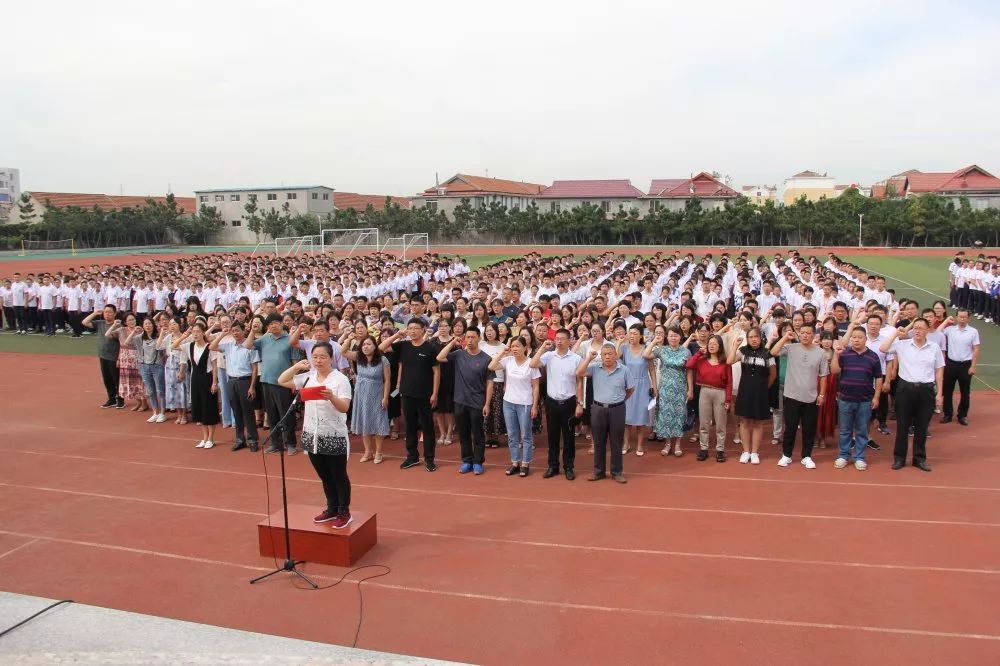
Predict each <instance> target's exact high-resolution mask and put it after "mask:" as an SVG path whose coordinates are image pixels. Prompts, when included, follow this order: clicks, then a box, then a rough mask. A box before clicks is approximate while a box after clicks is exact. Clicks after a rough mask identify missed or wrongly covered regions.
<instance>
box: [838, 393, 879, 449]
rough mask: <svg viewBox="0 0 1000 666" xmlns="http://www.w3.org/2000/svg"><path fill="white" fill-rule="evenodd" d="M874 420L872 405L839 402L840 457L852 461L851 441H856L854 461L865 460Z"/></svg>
mask: <svg viewBox="0 0 1000 666" xmlns="http://www.w3.org/2000/svg"><path fill="white" fill-rule="evenodd" d="M871 418H872V403H871V401H870V400H866V401H864V402H849V401H847V400H840V399H838V400H837V421H838V423H839V424H840V457H841V458H843V459H845V460H850V457H851V440H852V439H853V440H854V459H855V460H864V459H865V450H867V448H868V423H869V421H871Z"/></svg>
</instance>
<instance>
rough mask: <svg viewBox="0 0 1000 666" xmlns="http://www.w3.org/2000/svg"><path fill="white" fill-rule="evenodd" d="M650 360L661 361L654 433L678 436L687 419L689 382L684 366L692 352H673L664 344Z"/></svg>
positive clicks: (681, 433)
mask: <svg viewBox="0 0 1000 666" xmlns="http://www.w3.org/2000/svg"><path fill="white" fill-rule="evenodd" d="M653 358H655V359H657V360H658V361H659V362H660V378H659V383H658V385H657V391H656V417H655V419H654V420H653V431H654V432H655V433H656V434H657V436H658V437H681V436H683V435H684V430H685V428H684V426H685V420H686V416H687V390H688V383H687V370H686V369H685V366H684V364H685V363H687V360H688V359H689V358H691V352H689V351H688V350H687V348H686V347H678V348H677V349H676V350H674V349H671V348H670V347H669V346H666V345H664V346H662V347H660V348H659V349H657V350H656V353H655V354H654V356H653Z"/></svg>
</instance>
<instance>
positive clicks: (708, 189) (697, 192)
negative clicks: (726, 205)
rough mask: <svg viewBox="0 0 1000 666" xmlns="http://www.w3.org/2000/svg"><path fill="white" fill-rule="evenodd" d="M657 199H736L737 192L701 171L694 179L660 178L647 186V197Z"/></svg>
mask: <svg viewBox="0 0 1000 666" xmlns="http://www.w3.org/2000/svg"><path fill="white" fill-rule="evenodd" d="M648 196H650V197H654V198H657V199H677V198H681V199H688V198H690V197H692V196H695V197H698V198H699V199H706V198H711V197H736V196H739V192H737V191H736V190H734V189H733V188H731V187H729V186H728V185H726V184H725V183H722V182H720V181H719V180H717V179H716V178H713V177H712V174H710V173H708V172H707V171H702V172H701V173H699V174H698V175H697V176H695V177H694V178H662V179H658V180H654V181H653V182H652V183H650V185H649V195H648Z"/></svg>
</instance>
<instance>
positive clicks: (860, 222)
mask: <svg viewBox="0 0 1000 666" xmlns="http://www.w3.org/2000/svg"><path fill="white" fill-rule="evenodd" d="M864 221H865V214H864V213H858V247H861V225H862V223H863V222H864Z"/></svg>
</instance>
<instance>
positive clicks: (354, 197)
mask: <svg viewBox="0 0 1000 666" xmlns="http://www.w3.org/2000/svg"><path fill="white" fill-rule="evenodd" d="M385 197H386V195H384V194H356V193H354V192H334V193H333V205H334V206H335V207H336V208H337V209H339V210H347V209H348V208H353V209H354V210H356V211H357V212H359V213H363V212H365V209H366V208H368V204H371V205H372V206H374V207H375V210H378V211H381V210H385ZM389 199H390V200H392V203H394V204H399V206H400V207H402V208H409V207H410V201H409V199H404V198H402V197H389Z"/></svg>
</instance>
